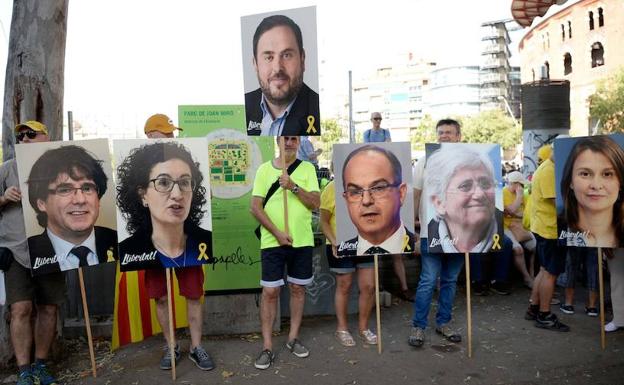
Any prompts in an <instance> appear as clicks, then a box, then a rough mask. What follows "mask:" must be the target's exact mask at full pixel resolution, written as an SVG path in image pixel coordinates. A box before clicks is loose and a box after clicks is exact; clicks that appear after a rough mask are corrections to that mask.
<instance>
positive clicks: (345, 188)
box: [333, 143, 414, 257]
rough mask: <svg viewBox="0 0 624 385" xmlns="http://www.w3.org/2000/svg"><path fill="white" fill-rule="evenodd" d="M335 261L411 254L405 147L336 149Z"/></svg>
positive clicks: (410, 201)
mask: <svg viewBox="0 0 624 385" xmlns="http://www.w3.org/2000/svg"><path fill="white" fill-rule="evenodd" d="M333 163H334V170H335V182H334V183H335V186H336V194H335V199H336V241H337V242H336V243H337V245H335V246H336V254H337V256H338V257H345V256H363V255H375V254H378V255H381V254H401V253H412V252H413V251H414V209H413V191H412V168H411V162H410V145H409V143H375V144H336V145H334V149H333Z"/></svg>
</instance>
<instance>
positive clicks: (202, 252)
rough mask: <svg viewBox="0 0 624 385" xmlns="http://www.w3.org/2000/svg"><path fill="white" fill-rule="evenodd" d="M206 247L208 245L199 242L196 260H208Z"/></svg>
mask: <svg viewBox="0 0 624 385" xmlns="http://www.w3.org/2000/svg"><path fill="white" fill-rule="evenodd" d="M207 248H208V246H206V244H205V243H204V242H202V243H200V244H199V257H197V260H198V261H201V260H202V258H203V259H205V260H206V261H208V260H209V258H208V254H206V249H207Z"/></svg>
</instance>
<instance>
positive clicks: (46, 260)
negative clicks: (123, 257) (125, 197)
mask: <svg viewBox="0 0 624 385" xmlns="http://www.w3.org/2000/svg"><path fill="white" fill-rule="evenodd" d="M102 163H103V162H102V161H101V160H98V159H96V158H95V157H94V155H93V154H91V153H89V152H88V151H87V150H85V149H84V148H83V147H80V146H76V145H65V146H61V147H58V148H54V149H49V150H47V151H45V152H44V153H43V155H41V156H40V157H39V158H38V159H37V160H36V161H35V162H34V164H33V166H32V168H31V171H30V175H29V177H28V181H27V184H28V201H29V202H30V205H31V206H32V208H33V209H34V210H35V213H36V215H37V222H38V223H39V225H40V226H41V227H44V228H45V230H44V231H43V232H42V233H41V234H39V235H35V236H31V237H29V238H28V248H29V252H30V261H31V269H32V272H33V274H34V275H38V274H47V273H51V272H55V271H59V270H60V271H65V270H70V269H76V268H78V267H83V266H89V265H97V264H99V263H100V262H111V261H114V260H115V259H117V232H116V231H115V230H112V229H109V228H106V227H100V226H95V222H96V221H97V219H98V217H99V215H100V199H101V198H102V196H103V195H104V194H105V193H106V190H107V182H108V177H107V176H106V173H105V172H104V169H103V167H102Z"/></svg>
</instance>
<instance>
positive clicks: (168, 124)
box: [145, 114, 182, 139]
mask: <svg viewBox="0 0 624 385" xmlns="http://www.w3.org/2000/svg"><path fill="white" fill-rule="evenodd" d="M175 130H180V131H182V129H181V128H180V127H176V126H175V125H174V124H173V120H171V119H169V117H168V116H167V115H164V114H155V115H152V116H150V117H149V118H148V119H147V121H146V122H145V135H147V137H148V138H150V139H158V138H173V137H174V136H173V132H174V131H175Z"/></svg>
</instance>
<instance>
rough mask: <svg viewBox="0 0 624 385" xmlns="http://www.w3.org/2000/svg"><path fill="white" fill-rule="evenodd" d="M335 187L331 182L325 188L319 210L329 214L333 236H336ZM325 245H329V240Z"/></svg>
mask: <svg viewBox="0 0 624 385" xmlns="http://www.w3.org/2000/svg"><path fill="white" fill-rule="evenodd" d="M335 194H336V187H335V186H334V181H333V180H332V181H331V182H329V183H328V184H327V186H325V190H323V192H322V193H321V210H325V211H328V212H329V213H330V217H329V224H330V225H331V228H332V230H333V231H334V235H336V195H335ZM325 243H326V244H328V245H331V242H330V241H329V240H327V241H325Z"/></svg>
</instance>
